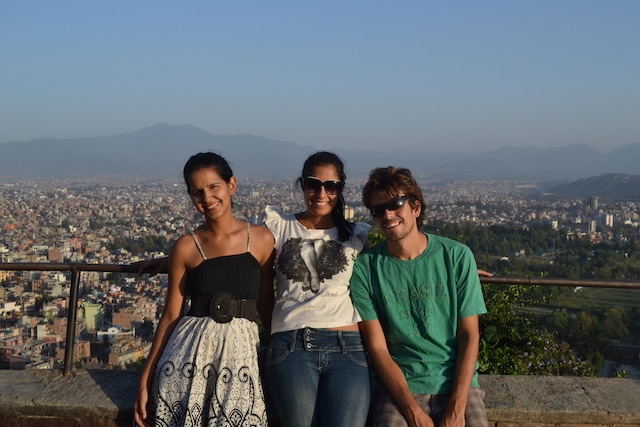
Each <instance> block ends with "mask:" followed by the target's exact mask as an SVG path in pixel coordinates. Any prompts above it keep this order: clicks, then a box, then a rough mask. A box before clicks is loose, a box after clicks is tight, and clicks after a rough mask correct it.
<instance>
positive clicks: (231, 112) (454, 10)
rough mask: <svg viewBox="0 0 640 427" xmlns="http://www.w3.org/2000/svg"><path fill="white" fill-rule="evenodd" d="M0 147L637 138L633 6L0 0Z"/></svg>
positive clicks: (377, 145) (542, 143)
mask: <svg viewBox="0 0 640 427" xmlns="http://www.w3.org/2000/svg"><path fill="white" fill-rule="evenodd" d="M1 9H2V10H1V12H2V13H0V37H1V38H2V40H3V41H4V43H3V56H2V58H3V67H2V68H1V69H0V78H1V79H2V80H3V81H5V82H10V83H11V84H7V85H4V87H3V88H2V90H1V92H0V95H1V96H0V129H1V131H0V143H5V142H10V141H29V140H32V139H36V138H60V139H64V138H80V137H99V136H104V135H111V134H114V133H120V132H129V131H133V130H136V129H140V128H144V127H147V126H152V125H154V124H155V123H158V122H166V123H169V124H190V125H193V126H197V127H199V128H201V129H203V130H205V131H207V132H209V133H211V134H213V135H216V134H240V133H250V134H255V135H260V136H264V137H267V138H271V139H274V140H283V141H290V142H293V143H296V144H301V145H308V146H313V147H318V148H321V149H335V148H336V147H340V148H345V149H353V150H362V149H373V150H381V151H387V150H394V149H396V150H404V149H411V150H418V151H423V152H448V151H462V150H489V149H496V148H500V147H504V146H514V147H532V146H536V147H560V146H566V145H569V144H577V143H584V144H589V145H591V146H593V147H595V148H596V149H599V150H601V151H602V152H605V153H606V152H609V151H611V150H613V149H615V148H618V147H621V146H624V145H627V144H633V143H637V142H640V122H638V120H637V113H638V111H640V96H639V95H640V84H639V83H638V80H637V75H640V57H639V56H638V55H637V54H636V53H634V52H636V51H637V48H636V46H635V44H636V41H637V40H638V39H640V27H638V26H637V17H638V16H639V15H640V14H639V12H640V3H637V2H633V1H618V2H615V3H602V2H595V1H586V2H579V1H567V2H560V3H558V2H552V1H542V2H535V3H518V2H516V3H514V2H507V1H498V2H491V3H490V4H482V3H473V2H461V3H455V4H438V3H428V2H426V3H425V2H409V3H404V4H385V3H382V2H374V3H370V2H367V3H364V2H349V3H338V2H324V3H322V4H321V5H313V4H308V3H297V2H279V3H276V4H271V3H270V4H263V3H258V2H244V3H199V2H192V1H189V2H184V3H180V4H177V3H176V4H173V3H169V2H156V3H153V4H151V3H125V2H115V3H114V2H110V3H97V4H85V3H83V2H77V1H67V0H65V1H61V2H56V3H47V2H38V3H20V2H17V3H16V2H14V3H7V4H5V5H3V6H2V8H1Z"/></svg>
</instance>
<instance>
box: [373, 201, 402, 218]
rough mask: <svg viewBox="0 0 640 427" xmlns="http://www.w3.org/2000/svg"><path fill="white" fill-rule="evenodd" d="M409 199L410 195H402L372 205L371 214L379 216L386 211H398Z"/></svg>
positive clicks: (375, 216)
mask: <svg viewBox="0 0 640 427" xmlns="http://www.w3.org/2000/svg"><path fill="white" fill-rule="evenodd" d="M407 200H409V196H400V197H396V198H395V199H391V200H389V201H388V202H387V203H381V204H379V205H375V206H371V209H369V210H370V211H371V216H373V217H374V218H377V217H381V216H382V215H384V212H385V211H397V210H398V209H400V208H401V207H403V206H404V204H405V203H407Z"/></svg>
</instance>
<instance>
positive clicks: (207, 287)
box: [187, 252, 260, 300]
mask: <svg viewBox="0 0 640 427" xmlns="http://www.w3.org/2000/svg"><path fill="white" fill-rule="evenodd" d="M259 288H260V263H259V262H258V261H257V260H256V259H255V258H254V257H253V255H251V253H250V252H245V253H242V254H237V255H226V256H221V257H217V258H211V259H206V260H204V261H202V262H201V263H200V264H199V265H198V266H197V267H196V268H194V269H193V270H191V271H190V272H189V275H188V279H187V294H188V295H189V296H190V297H192V298H194V297H196V298H202V297H212V296H214V295H215V294H217V293H218V292H222V291H226V292H231V293H232V294H233V295H234V296H235V298H236V299H253V300H257V299H258V289H259Z"/></svg>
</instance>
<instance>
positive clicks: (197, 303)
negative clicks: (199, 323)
mask: <svg viewBox="0 0 640 427" xmlns="http://www.w3.org/2000/svg"><path fill="white" fill-rule="evenodd" d="M256 308H257V305H256V300H254V299H236V298H235V297H234V295H233V294H232V293H231V292H218V293H217V294H215V295H214V296H213V298H204V297H199V298H197V297H196V298H193V299H192V301H191V309H190V310H189V316H196V317H206V316H209V317H211V318H212V319H213V320H215V321H216V322H218V323H227V322H230V321H231V319H233V318H234V317H243V318H245V319H249V320H256Z"/></svg>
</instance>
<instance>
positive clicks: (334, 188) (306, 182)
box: [302, 176, 344, 196]
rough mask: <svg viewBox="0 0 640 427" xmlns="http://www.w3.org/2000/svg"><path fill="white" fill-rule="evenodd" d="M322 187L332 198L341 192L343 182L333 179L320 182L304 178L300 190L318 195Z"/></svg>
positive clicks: (310, 177)
mask: <svg viewBox="0 0 640 427" xmlns="http://www.w3.org/2000/svg"><path fill="white" fill-rule="evenodd" d="M322 187H324V191H326V192H327V194H328V195H330V196H334V195H336V194H338V193H339V192H341V191H342V187H344V182H342V181H336V180H333V179H330V180H327V181H324V182H322V181H320V180H319V179H318V178H314V177H312V176H305V177H304V178H303V179H302V189H303V190H304V191H306V192H307V193H319V192H320V190H321V189H322Z"/></svg>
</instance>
